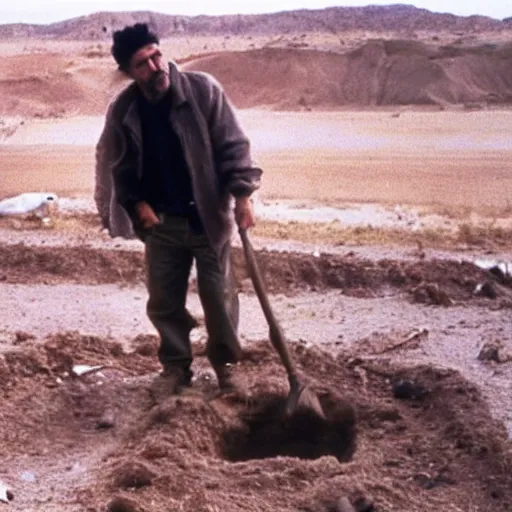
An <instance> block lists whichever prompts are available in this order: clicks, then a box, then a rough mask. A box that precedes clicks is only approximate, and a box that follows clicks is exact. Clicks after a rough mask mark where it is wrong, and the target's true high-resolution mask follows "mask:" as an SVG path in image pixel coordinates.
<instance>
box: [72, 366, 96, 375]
mask: <svg viewBox="0 0 512 512" xmlns="http://www.w3.org/2000/svg"><path fill="white" fill-rule="evenodd" d="M102 368H104V366H103V365H97V366H89V365H87V364H75V366H73V369H72V372H73V374H74V375H76V376H77V377H80V376H81V375H85V374H86V373H91V372H95V371H97V370H101V369H102Z"/></svg>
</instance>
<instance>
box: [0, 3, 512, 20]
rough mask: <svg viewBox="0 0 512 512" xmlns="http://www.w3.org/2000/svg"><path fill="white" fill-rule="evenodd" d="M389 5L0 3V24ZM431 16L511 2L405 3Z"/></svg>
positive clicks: (510, 6) (505, 9) (509, 7)
mask: <svg viewBox="0 0 512 512" xmlns="http://www.w3.org/2000/svg"><path fill="white" fill-rule="evenodd" d="M394 3H398V2H397V1H396V0H395V1H393V0H390V1H380V0H373V1H371V0H370V1H358V0H351V1H348V2H342V1H340V2H336V1H332V0H331V1H322V0H258V1H257V2H242V1H241V0H178V1H170V0H144V1H143V0H123V1H119V0H0V24H4V23H18V22H24V23H51V22H54V21H61V20H65V19H68V18H73V17H75V16H82V15H84V14H91V13H94V12H98V11H143V10H148V11H155V12H162V13H167V14H186V15H190V16H195V15H198V14H211V15H216V14H242V13H260V12H276V11H285V10H291V9H301V8H306V9H320V8H323V7H330V6H334V5H339V6H341V5H343V6H361V5H369V4H371V5H389V4H394ZM405 3H410V4H412V5H415V6H416V7H421V8H425V9H429V10H430V11H434V12H451V13H453V14H459V15H463V16H469V15H471V14H483V15H486V16H491V17H493V18H498V19H502V18H506V17H509V16H512V0H452V1H451V2H447V1H446V0H416V1H413V2H405Z"/></svg>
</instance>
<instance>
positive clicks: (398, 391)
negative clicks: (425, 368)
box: [392, 379, 427, 400]
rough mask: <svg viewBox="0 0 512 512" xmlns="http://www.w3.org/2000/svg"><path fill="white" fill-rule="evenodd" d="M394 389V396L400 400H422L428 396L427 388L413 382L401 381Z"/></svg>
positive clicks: (395, 384)
mask: <svg viewBox="0 0 512 512" xmlns="http://www.w3.org/2000/svg"><path fill="white" fill-rule="evenodd" d="M392 389H393V396H394V397H395V398H398V399H399V400H421V399H422V398H424V397H425V395H426V394H427V390H426V388H425V386H423V384H420V383H419V382H415V381H413V380H406V379H400V380H398V381H397V382H395V383H394V384H393V388H392Z"/></svg>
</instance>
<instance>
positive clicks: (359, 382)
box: [0, 5, 512, 512]
mask: <svg viewBox="0 0 512 512" xmlns="http://www.w3.org/2000/svg"><path fill="white" fill-rule="evenodd" d="M135 21H146V22H148V23H149V24H150V25H151V26H152V27H153V28H155V29H156V30H158V32H159V33H160V34H161V36H162V47H163V48H164V51H165V52H166V55H167V56H168V57H169V58H172V59H174V60H176V61H177V62H178V63H180V65H181V67H182V69H186V70H199V71H206V72H209V73H211V74H213V75H214V76H215V77H216V78H217V79H218V80H219V81H220V82H221V83H222V84H223V85H224V87H225V89H226V91H227V93H228V95H229V97H230V98H231V100H232V102H233V103H234V105H235V107H236V108H237V112H238V114H239V116H240V119H241V120H242V122H243V124H244V126H245V128H246V130H247V132H248V134H249V136H250V138H251V143H252V148H253V153H254V156H255V158H256V160H257V161H258V163H259V164H260V166H261V167H262V168H263V169H264V175H263V182H262V188H261V191H260V192H259V193H258V196H257V198H256V202H255V207H256V213H257V216H258V224H257V226H256V227H255V228H254V230H253V233H252V238H253V241H254V244H255V246H256V249H257V257H258V261H259V263H260V265H261V267H262V270H263V274H264V277H265V281H266V283H267V288H268V291H269V293H270V302H271V304H272V306H273V308H274V309H275V313H276V316H277V317H278V319H279V321H280V323H281V324H282V327H283V331H284V333H285V335H286V338H287V339H288V340H289V342H290V347H291V351H292V354H293V356H294V357H295V359H296V361H297V364H298V366H299V369H300V372H301V375H303V376H304V378H305V379H307V380H308V382H309V383H310V384H311V388H312V389H313V390H314V392H315V393H316V394H317V395H318V397H319V399H320V402H321V404H322V406H323V408H324V411H325V413H326V419H325V422H321V423H318V421H315V418H310V417H307V416H300V415H299V416H298V417H296V418H292V419H286V418H284V417H283V416H282V415H281V413H280V411H281V410H282V405H283V401H284V399H285V397H286V394H287V392H288V383H287V379H286V374H285V372H284V369H283V368H282V366H281V364H280V363H279V360H278V357H277V355H276V354H275V352H274V351H273V349H272V347H271V345H270V343H269V339H268V326H267V325H266V322H265V318H264V316H263V313H262V312H261V310H260V306H259V303H258V300H257V298H256V296H255V294H254V291H253V287H252V285H251V282H250V279H249V276H248V272H247V268H246V264H245V261H244V258H243V252H242V250H241V246H240V241H239V240H238V236H237V235H236V234H235V235H234V236H233V245H234V254H233V260H234V261H233V262H234V267H235V273H236V278H237V284H238V288H239V291H240V301H241V323H240V336H241V339H242V342H243V346H244V351H245V355H244V359H243V361H242V362H241V363H240V365H241V367H242V368H241V369H242V370H243V372H244V374H245V375H246V378H247V381H248V384H249V388H250V392H251V394H250V399H248V400H240V399H237V398H236V397H232V396H231V397H223V396H219V395H218V394H217V393H216V382H215V377H214V373H213V371H212V370H211V368H210V366H209V365H208V362H207V360H206V357H205V345H206V331H205V328H204V320H203V313H202V309H201V305H200V301H199V298H198V295H197V291H196V283H195V279H194V276H192V278H191V281H190V294H189V300H188V308H189V310H190V311H191V312H192V314H193V315H194V317H195V318H196V319H197V320H198V324H199V325H198V327H197V328H195V329H194V330H193V331H192V339H193V348H194V353H195V360H194V367H193V369H194V372H195V376H194V381H193V387H192V388H191V390H187V391H185V392H183V393H182V394H180V395H178V396H155V394H154V393H153V392H152V385H151V384H152V382H153V380H154V379H155V377H156V375H157V374H158V371H159V364H158V362H157V357H156V352H157V348H158V338H157V336H156V332H155V331H154V329H153V327H152V326H151V324H150V323H149V320H148V319H147V318H146V313H145V302H146V298H147V293H146V289H145V275H144V260H143V258H144V257H143V245H142V243H141V242H139V241H137V240H122V239H117V238H116V239H110V238H109V236H108V234H106V233H104V232H102V230H101V226H100V221H99V218H98V215H97V212H96V211H95V206H94V201H93V190H94V148H95V143H96V141H97V139H98V137H99V134H100V132H101V129H102V126H103V115H104V112H105V109H106V107H107V105H108V102H109V101H110V99H111V98H112V97H113V95H115V94H116V92H117V91H119V90H121V88H122V87H123V86H125V85H126V84H127V79H126V78H125V77H124V76H122V75H121V73H120V72H118V71H117V70H116V69H115V65H114V63H113V60H112V58H111V56H110V38H111V34H112V31H113V30H116V29H117V28H122V27H123V26H124V25H125V24H129V23H133V22H135ZM0 55H1V59H0V93H1V95H2V102H1V104H0V116H1V117H0V205H1V204H2V200H4V199H8V198H11V197H15V196H17V195H19V194H23V193H27V192H41V193H43V192H44V193H48V194H49V193H51V194H55V195H56V196H57V197H58V200H57V201H56V203H57V204H56V207H55V208H52V209H50V211H49V212H46V213H45V214H44V216H42V215H40V214H39V213H38V212H36V214H34V213H27V214H21V215H3V216H1V215H0V233H1V241H0V304H1V308H2V309H1V311H2V315H1V316H0V382H1V385H0V393H1V396H2V400H1V414H0V452H1V458H0V461H1V462H0V508H5V509H6V510H13V511H19V512H32V511H34V512H35V511H47V512H68V511H69V512H84V511H88V512H93V511H95V512H100V511H110V512H153V511H155V512H158V511H170V510H172V511H190V512H192V511H194V512H196V511H204V512H216V511H218V512H221V511H222V512H223V511H226V512H232V511H233V512H235V511H255V512H257V511H258V512H259V511H269V512H270V511H290V512H291V511H310V512H351V511H352V512H353V511H357V512H372V511H375V512H402V511H403V512H405V511H407V512H434V511H436V512H437V511H440V510H442V511H446V512H491V511H492V512H497V511H511V510H512V322H511V313H512V170H511V164H510V162H511V161H512V132H511V130H510V127H511V126H512V108H511V105H512V20H511V19H510V18H508V19H505V20H501V21H500V20H494V19H491V18H486V17H483V16H472V17H467V18H463V17H457V16H453V15H449V14H438V13H430V12H429V11H425V10H423V9H416V8H414V7H411V6H399V5H395V6H388V7H376V6H374V7H367V8H332V9H322V10H317V11H306V10H301V11H292V12H288V13H277V14H272V15H270V14H269V15H258V16H256V15H255V16H226V17H208V16H199V17H196V18H193V17H191V18H189V17H185V16H166V15H161V14H158V13H136V14H134V13H98V14H95V15H91V16H87V17H82V18H75V19H72V20H66V21H62V22H59V23H55V24H52V25H46V26H35V25H21V24H20V25H0Z"/></svg>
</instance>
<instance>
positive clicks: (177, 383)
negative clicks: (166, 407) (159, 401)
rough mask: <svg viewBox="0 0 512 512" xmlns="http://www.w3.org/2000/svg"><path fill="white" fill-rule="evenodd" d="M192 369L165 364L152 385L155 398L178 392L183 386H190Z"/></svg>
mask: <svg viewBox="0 0 512 512" xmlns="http://www.w3.org/2000/svg"><path fill="white" fill-rule="evenodd" d="M191 374H192V372H191V371H190V370H188V371H187V370H186V369H184V368H181V367H179V366H164V369H163V370H162V371H161V372H160V374H159V375H158V377H157V378H156V379H155V380H154V381H153V383H152V385H151V391H152V393H153V395H154V397H155V398H165V397H167V396H171V395H175V394H177V393H178V392H179V391H180V390H181V388H182V387H183V386H190V385H191V383H190V381H191V377H192V376H191Z"/></svg>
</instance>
